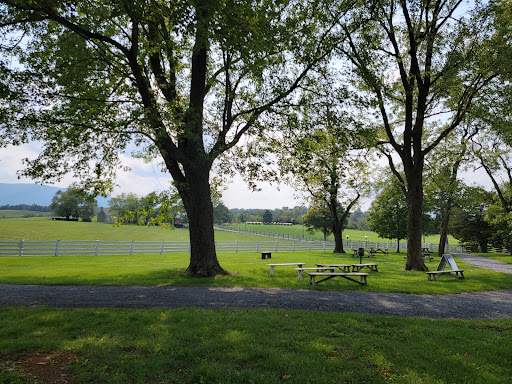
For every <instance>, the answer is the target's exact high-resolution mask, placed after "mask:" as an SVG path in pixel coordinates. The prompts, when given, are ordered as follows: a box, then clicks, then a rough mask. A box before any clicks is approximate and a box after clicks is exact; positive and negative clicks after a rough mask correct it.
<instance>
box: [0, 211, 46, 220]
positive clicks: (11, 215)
mask: <svg viewBox="0 0 512 384" xmlns="http://www.w3.org/2000/svg"><path fill="white" fill-rule="evenodd" d="M51 215H52V213H51V212H38V211H23V210H8V209H6V210H0V219H21V218H36V217H50V216H51Z"/></svg>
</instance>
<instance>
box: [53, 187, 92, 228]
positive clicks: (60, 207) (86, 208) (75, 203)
mask: <svg viewBox="0 0 512 384" xmlns="http://www.w3.org/2000/svg"><path fill="white" fill-rule="evenodd" d="M96 206H97V202H96V199H95V198H94V197H92V196H90V195H88V194H87V193H85V192H84V191H82V190H80V189H78V188H75V187H73V186H71V187H69V188H68V189H67V190H66V191H58V192H57V193H56V194H55V196H54V197H53V199H52V203H51V205H50V208H51V209H52V210H53V212H55V214H56V215H58V216H63V217H65V218H66V220H71V219H72V218H74V219H78V218H82V220H83V221H91V219H92V217H93V216H94V214H95V212H96Z"/></svg>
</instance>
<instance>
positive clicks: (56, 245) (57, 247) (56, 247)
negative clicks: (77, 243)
mask: <svg viewBox="0 0 512 384" xmlns="http://www.w3.org/2000/svg"><path fill="white" fill-rule="evenodd" d="M59 245H60V240H57V242H56V243H55V256H59Z"/></svg>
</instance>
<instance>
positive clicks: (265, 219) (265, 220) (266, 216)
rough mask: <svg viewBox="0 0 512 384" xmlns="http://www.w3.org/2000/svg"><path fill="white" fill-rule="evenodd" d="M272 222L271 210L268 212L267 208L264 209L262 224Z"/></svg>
mask: <svg viewBox="0 0 512 384" xmlns="http://www.w3.org/2000/svg"><path fill="white" fill-rule="evenodd" d="M271 222H272V212H270V211H269V210H268V209H267V210H265V212H264V213H263V223H264V224H270V223H271Z"/></svg>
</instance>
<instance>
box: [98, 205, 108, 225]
mask: <svg viewBox="0 0 512 384" xmlns="http://www.w3.org/2000/svg"><path fill="white" fill-rule="evenodd" d="M111 216H112V213H111V212H110V209H108V208H103V207H101V208H100V211H99V212H98V215H97V221H98V223H112V218H111Z"/></svg>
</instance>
